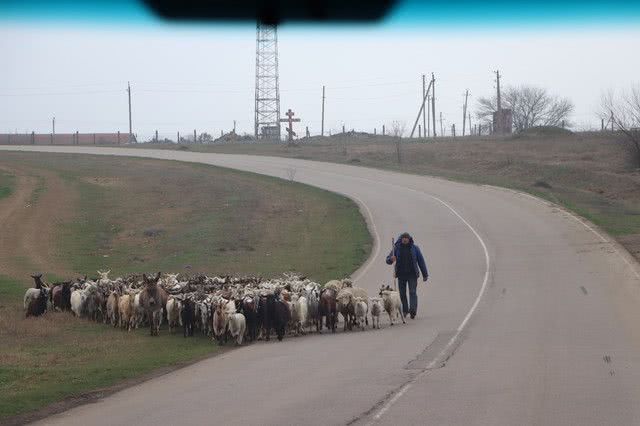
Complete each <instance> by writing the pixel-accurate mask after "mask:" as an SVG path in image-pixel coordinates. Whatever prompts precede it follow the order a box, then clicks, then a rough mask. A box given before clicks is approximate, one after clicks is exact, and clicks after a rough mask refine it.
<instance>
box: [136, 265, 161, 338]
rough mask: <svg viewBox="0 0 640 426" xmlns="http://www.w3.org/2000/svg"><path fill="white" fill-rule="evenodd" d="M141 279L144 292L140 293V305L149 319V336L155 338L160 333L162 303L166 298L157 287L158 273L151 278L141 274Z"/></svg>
mask: <svg viewBox="0 0 640 426" xmlns="http://www.w3.org/2000/svg"><path fill="white" fill-rule="evenodd" d="M142 279H143V280H144V290H142V293H140V304H141V305H142V308H143V309H144V311H145V314H146V315H147V318H149V324H150V334H151V336H157V335H158V334H159V333H160V324H161V323H162V311H163V307H164V306H163V303H166V302H165V301H166V300H167V298H168V296H167V294H166V292H165V291H164V290H163V289H162V288H161V287H160V286H158V280H159V279H160V272H158V273H157V274H156V276H155V277H151V278H149V277H147V275H146V274H142Z"/></svg>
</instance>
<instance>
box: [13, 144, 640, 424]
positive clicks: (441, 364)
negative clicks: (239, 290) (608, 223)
mask: <svg viewBox="0 0 640 426" xmlns="http://www.w3.org/2000/svg"><path fill="white" fill-rule="evenodd" d="M0 149H10V150H16V149H21V150H25V151H50V152H73V153H87V154H104V155H129V156H132V155H133V156H140V157H152V158H161V159H172V160H181V161H192V162H201V163H207V164H213V165H218V166H224V167H230V168H235V169H242V170H248V171H253V172H256V173H262V174H266V175H272V176H278V177H282V178H286V177H287V176H288V170H289V169H292V168H293V169H295V170H296V172H295V179H296V180H298V181H300V182H304V183H307V184H310V185H314V186H318V187H321V188H326V189H328V190H331V191H335V192H339V193H342V194H345V195H347V196H349V197H351V198H352V199H354V200H356V201H357V202H358V203H359V204H360V206H361V209H362V211H363V214H364V215H365V216H366V217H367V218H368V220H369V224H370V228H371V230H372V233H373V234H374V236H375V237H376V239H377V244H376V246H375V247H374V251H373V254H372V257H371V259H369V261H368V262H367V263H366V264H365V265H363V267H362V268H361V269H360V270H359V271H357V272H356V274H354V277H355V278H356V280H357V282H358V284H359V285H361V286H363V287H366V288H368V289H369V290H370V291H371V292H372V293H373V292H374V290H375V289H377V288H378V287H379V285H380V284H381V283H388V282H389V277H390V270H389V267H387V266H386V265H385V264H384V261H383V258H384V256H385V255H386V251H387V246H388V245H389V239H390V238H391V237H395V236H396V235H398V233H399V232H400V231H403V230H405V229H407V230H410V231H411V232H412V233H413V234H414V235H415V238H416V240H417V242H418V244H420V245H421V246H422V249H423V251H424V253H425V256H426V258H427V262H428V266H429V269H430V273H431V277H430V280H429V283H428V284H427V285H424V284H422V283H421V284H420V285H419V298H420V303H421V306H420V308H419V316H418V318H417V319H416V320H413V321H411V320H409V322H408V323H407V324H406V325H396V326H393V327H388V326H386V324H387V323H388V321H386V320H383V321H382V323H383V324H384V325H385V327H384V328H383V329H382V330H379V331H377V330H376V331H373V330H367V331H366V332H352V333H338V334H336V335H328V334H323V335H321V336H306V337H300V338H287V339H285V341H284V342H283V343H273V342H272V343H268V344H266V343H258V344H253V345H250V346H246V347H242V348H240V349H238V350H235V351H231V352H229V353H226V354H224V355H222V356H218V357H215V358H212V359H208V360H205V361H202V362H200V363H197V364H194V365H192V366H190V367H187V368H184V369H181V370H179V371H176V372H173V373H170V374H167V375H165V376H162V377H159V378H157V379H154V380H151V381H148V382H145V383H142V384H140V385H137V386H134V387H132V388H129V389H126V390H124V391H121V392H118V393H116V394H114V395H111V396H109V397H107V398H104V399H102V400H100V401H98V402H97V403H94V404H89V405H84V406H80V407H77V408H74V409H71V410H69V411H67V412H64V413H61V414H59V415H56V416H53V417H50V418H48V419H45V420H44V421H42V422H41V424H60V425H73V424H77V425H86V424H91V425H115V424H118V425H121V424H129V425H132V424H135V425H158V424H184V425H187V424H212V423H217V424H224V425H230V424H260V425H300V424H318V425H333V424H336V425H340V424H349V423H350V424H386V425H399V424H403V425H404V424H415V425H424V424H429V425H441V424H447V425H470V424H474V425H516V424H517V425H525V424H535V425H551V424H553V425H560V424H571V425H603V424H609V425H632V424H640V404H639V403H638V402H640V309H639V308H640V272H639V268H638V265H637V263H636V262H635V261H634V260H633V259H631V257H630V256H629V255H628V253H626V252H625V251H624V250H623V249H621V248H620V247H619V246H618V245H617V244H616V243H615V242H612V241H611V240H610V238H609V237H607V236H605V235H604V234H602V233H600V232H599V231H598V230H596V229H595V228H594V227H593V226H592V225H589V224H587V223H584V222H583V221H581V220H580V219H578V218H576V217H575V216H573V215H571V214H569V213H567V212H565V211H564V210H561V209H559V208H557V207H555V206H553V205H550V204H547V203H545V202H543V201H540V200H538V199H535V198H533V197H530V196H528V195H524V194H519V193H515V192H513V191H509V190H504V189H499V188H493V187H487V186H477V185H468V184H460V183H454V182H449V181H445V180H441V179H436V178H430V177H423V176H414V175H405V174H400V173H394V172H388V171H381V170H374V169H368V168H363V167H354V166H346V165H338V164H328V163H319V162H312V161H305V160H294V159H284V158H273V157H258V156H255V157H254V156H240V155H222V154H203V153H190V152H178V151H162V150H142V149H140V150H137V149H136V150H131V149H118V148H93V147H44V146H42V147H6V146H4V147H0Z"/></svg>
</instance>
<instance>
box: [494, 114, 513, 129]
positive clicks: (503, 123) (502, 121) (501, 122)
mask: <svg viewBox="0 0 640 426" xmlns="http://www.w3.org/2000/svg"><path fill="white" fill-rule="evenodd" d="M511 133H513V112H512V111H511V110H510V109H502V110H500V111H495V112H494V113H493V134H495V135H510V134H511Z"/></svg>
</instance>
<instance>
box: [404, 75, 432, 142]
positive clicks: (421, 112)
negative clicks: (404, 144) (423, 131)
mask: <svg viewBox="0 0 640 426" xmlns="http://www.w3.org/2000/svg"><path fill="white" fill-rule="evenodd" d="M431 84H432V83H429V87H427V89H426V91H425V92H424V95H423V96H422V103H421V104H420V109H419V110H418V116H417V117H416V121H415V123H413V127H412V128H411V135H410V136H409V137H410V138H412V137H413V134H414V133H415V131H416V126H417V125H418V121H420V115H422V117H423V118H424V104H425V103H426V102H427V95H428V94H429V91H430V90H431Z"/></svg>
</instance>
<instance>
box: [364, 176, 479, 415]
mask: <svg viewBox="0 0 640 426" xmlns="http://www.w3.org/2000/svg"><path fill="white" fill-rule="evenodd" d="M405 189H408V190H410V191H414V192H420V193H423V194H425V195H427V196H429V197H431V198H433V199H434V200H436V201H438V202H439V203H441V204H442V205H444V206H445V207H447V208H448V209H449V210H450V211H451V212H452V213H453V214H454V215H456V216H457V217H458V218H459V219H460V220H461V221H462V223H464V224H465V225H466V226H467V227H468V228H469V229H470V230H471V232H473V234H474V235H475V236H476V238H477V239H478V241H479V242H480V245H482V250H483V251H484V259H485V272H484V279H483V281H482V286H481V287H480V292H479V293H478V296H477V297H476V300H475V301H474V302H473V305H472V306H471V309H469V311H468V312H467V315H466V316H465V317H464V319H463V320H462V322H461V323H460V325H459V326H458V328H457V329H456V333H455V334H454V335H453V336H452V337H451V339H449V342H448V343H447V345H446V346H445V347H444V348H443V349H442V351H440V353H439V354H438V356H436V357H435V358H434V359H433V360H431V362H430V363H429V364H428V365H427V367H426V369H425V370H423V371H422V372H421V373H420V374H418V375H416V376H415V377H414V378H413V379H411V380H410V381H409V382H407V383H406V384H405V385H404V386H402V387H401V388H400V389H399V390H398V391H397V392H396V394H395V395H394V396H393V397H392V398H391V399H390V400H388V401H387V402H386V403H385V404H384V405H383V406H382V407H381V408H380V409H379V410H378V411H377V412H376V414H374V416H373V421H371V422H369V423H368V424H369V425H372V424H374V423H375V422H377V421H378V420H380V418H381V417H382V416H383V415H384V414H385V413H386V412H387V411H389V409H390V408H391V407H392V406H393V405H394V404H395V403H396V402H397V401H398V400H399V399H400V398H401V397H402V396H403V395H404V394H405V393H406V392H407V391H408V390H409V389H411V387H412V386H413V384H414V383H415V382H416V381H417V380H418V379H420V378H421V377H423V376H424V375H426V374H427V373H428V372H429V370H431V369H433V368H434V367H435V366H436V365H437V364H438V363H439V362H441V359H442V357H443V356H444V355H445V354H446V353H447V352H448V351H449V350H450V349H451V347H452V346H453V345H454V344H455V343H456V341H457V340H458V338H459V337H460V334H461V333H462V332H463V331H464V329H465V327H466V326H467V324H468V322H469V320H470V319H471V316H472V315H473V314H474V312H475V311H476V309H477V308H478V305H479V304H480V300H481V299H482V296H484V293H485V290H486V289H487V284H488V283H489V271H490V270H491V257H490V256H489V250H488V249H487V245H486V244H485V242H484V240H483V239H482V237H481V236H480V234H479V233H478V231H476V230H475V228H474V227H473V226H471V224H470V223H469V222H467V220H466V219H465V218H464V217H462V215H460V213H458V212H457V211H456V209H454V208H453V207H451V205H449V204H448V203H447V202H445V201H443V200H442V199H440V198H438V197H436V196H435V195H432V194H428V193H426V192H424V191H418V190H416V189H413V188H405Z"/></svg>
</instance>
